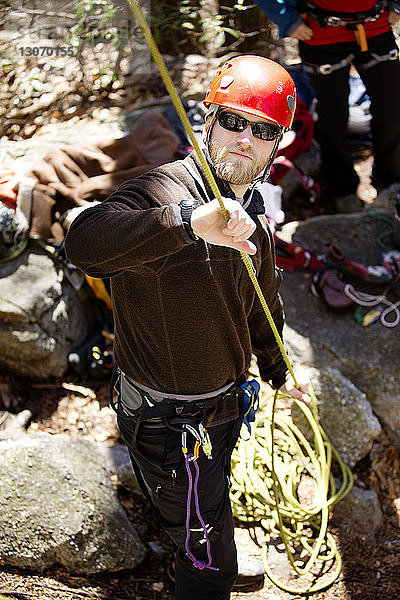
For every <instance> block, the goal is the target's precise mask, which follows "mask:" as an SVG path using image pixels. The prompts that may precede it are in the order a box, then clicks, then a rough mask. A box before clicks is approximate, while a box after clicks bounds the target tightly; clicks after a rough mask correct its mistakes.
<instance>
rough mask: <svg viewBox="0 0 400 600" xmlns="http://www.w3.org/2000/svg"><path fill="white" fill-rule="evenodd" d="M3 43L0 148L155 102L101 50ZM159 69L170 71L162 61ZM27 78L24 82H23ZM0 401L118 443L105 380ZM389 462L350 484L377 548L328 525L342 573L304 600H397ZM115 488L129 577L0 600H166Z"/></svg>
mask: <svg viewBox="0 0 400 600" xmlns="http://www.w3.org/2000/svg"><path fill="white" fill-rule="evenodd" d="M3 42H4V43H3V44H2V48H1V52H0V73H1V75H2V77H1V79H0V91H1V96H2V99H3V102H2V109H1V110H2V119H1V126H0V138H2V139H6V140H20V139H26V138H28V137H31V136H37V135H40V134H42V133H47V132H49V131H51V130H52V129H53V128H55V127H56V126H57V125H58V124H59V123H60V122H61V121H62V122H65V121H70V122H71V124H73V123H75V122H81V121H83V120H88V121H93V122H94V123H95V122H96V119H102V118H107V116H109V115H115V114H118V113H119V112H121V111H124V110H133V109H135V108H138V107H140V106H141V105H143V102H144V101H148V100H151V99H152V98H154V97H155V96H160V95H163V92H162V91H160V90H162V88H161V86H160V80H159V78H158V77H157V75H156V74H155V72H154V71H150V72H149V70H148V67H149V63H148V60H147V59H145V60H144V62H143V63H142V65H141V66H140V63H137V64H136V65H134V66H132V64H130V62H129V60H128V59H126V60H125V61H124V62H123V63H122V73H123V75H122V77H121V79H120V80H118V81H115V82H112V81H111V80H110V74H109V73H107V72H106V73H103V74H101V71H100V70H99V68H98V65H99V64H100V65H101V64H102V63H103V64H107V56H108V52H109V50H110V49H109V48H107V47H99V48H98V49H97V51H96V62H91V61H90V56H89V52H87V58H86V61H87V63H86V64H87V69H85V70H84V72H82V69H80V67H79V65H78V63H77V62H76V60H75V59H74V58H71V59H65V58H61V57H59V58H54V60H52V61H48V60H47V61H45V60H43V61H41V60H39V59H34V58H33V57H31V58H30V59H29V60H27V58H26V57H22V56H20V55H19V54H18V52H17V48H18V47H19V45H20V43H19V40H17V39H16V38H15V39H7V40H5V41H4V40H3ZM53 43H54V40H50V41H49V44H53ZM217 62H220V59H218V61H216V60H214V61H205V60H204V59H201V57H189V58H188V59H187V60H186V61H183V62H179V63H178V62H175V63H174V64H173V73H174V75H175V80H176V81H177V83H178V86H179V88H180V90H181V91H188V90H191V91H198V90H199V89H202V88H203V89H204V86H205V83H204V82H205V81H206V80H207V78H208V74H209V72H210V69H213V68H214V67H215V66H216V64H217ZM169 64H170V65H172V61H169ZM27 74H29V77H25V75H27ZM88 81H91V84H92V86H91V92H90V93H88V92H87V90H88V86H87V82H88ZM355 158H356V160H357V169H358V171H359V173H360V176H361V187H360V196H361V197H362V198H363V199H364V201H365V202H368V201H371V200H372V199H373V197H374V190H373V189H372V188H371V186H370V184H369V172H370V167H371V161H372V158H371V155H370V151H369V150H368V149H364V150H362V152H359V153H358V156H357V157H355ZM298 208H299V213H298V214H296V208H295V207H291V211H292V212H291V214H290V218H302V213H301V211H302V207H298ZM0 399H1V405H0V409H3V410H4V411H11V412H18V411H22V410H23V409H28V410H29V411H31V413H32V417H31V418H30V419H29V421H28V422H27V424H26V425H27V427H28V431H31V432H34V431H38V430H44V431H47V432H50V433H53V434H57V433H66V434H69V435H71V436H84V437H88V438H90V439H93V440H95V441H97V442H105V443H109V444H112V443H115V442H121V440H120V438H119V435H118V431H117V428H116V425H115V419H114V414H113V413H112V411H111V409H110V408H109V406H108V389H107V382H106V381H101V382H99V381H93V380H88V379H86V380H82V379H78V378H77V377H75V376H73V375H72V374H68V375H67V377H66V378H64V380H63V381H55V382H45V383H35V384H32V382H29V381H15V380H14V379H13V378H11V377H9V376H7V375H3V376H2V377H1V379H0ZM0 415H1V412H0ZM6 425H7V413H4V416H3V417H1V416H0V427H3V428H4V427H5V426H6ZM389 458H390V460H389ZM389 458H388V462H387V464H381V465H380V470H378V471H376V469H374V468H373V467H372V465H371V463H370V462H369V460H365V461H363V462H362V464H359V465H358V466H357V468H356V469H355V476H356V483H357V485H359V486H360V487H364V488H369V489H371V488H372V489H374V490H375V491H376V492H377V493H378V494H379V498H380V502H381V506H382V510H383V511H384V516H385V518H384V525H383V527H382V531H381V532H380V533H379V536H378V538H377V543H376V544H375V545H374V546H373V547H371V546H369V545H366V544H365V543H364V542H363V541H362V540H361V539H360V538H359V537H358V536H357V535H356V533H355V532H351V531H343V530H341V529H340V527H334V526H333V525H332V527H331V531H332V533H333V534H334V535H335V538H336V540H337V543H338V546H339V549H340V553H341V556H342V559H343V570H342V573H341V575H340V577H339V579H338V581H337V582H336V583H335V584H334V585H333V586H331V587H330V588H329V589H328V590H326V591H324V592H322V593H319V594H316V595H315V596H314V598H315V599H316V600H356V599H357V600H358V599H360V600H387V599H391V600H392V599H393V600H396V599H397V598H400V568H399V567H400V559H399V550H400V533H399V518H398V511H396V507H395V506H394V503H393V499H394V498H398V497H400V490H398V489H397V488H395V487H394V486H395V485H396V484H395V482H396V481H398V480H399V479H400V471H399V468H400V467H399V465H400V461H399V455H398V452H397V454H396V451H395V450H393V455H391V457H389ZM396 469H397V472H396ZM388 473H390V475H389V477H388ZM396 478H397V479H396ZM393 482H394V483H393ZM116 486H117V488H118V493H119V497H120V500H121V502H122V504H123V506H124V507H125V509H126V511H127V513H128V515H129V518H130V519H131V520H132V522H133V524H134V526H135V527H136V528H137V530H138V533H139V535H140V536H141V537H142V539H143V540H144V541H145V542H146V543H147V544H148V545H149V553H148V556H147V558H146V559H145V561H144V562H143V564H142V565H141V566H140V567H138V568H137V569H135V570H134V571H129V572H124V573H117V574H112V575H104V576H98V577H92V578H82V577H75V576H73V575H71V574H68V573H66V572H64V571H62V570H52V571H51V572H45V573H30V572H21V571H16V570H15V569H7V568H3V569H2V571H1V572H0V600H1V599H2V598H6V599H8V600H10V599H11V598H19V599H23V598H35V599H36V598H39V599H44V600H56V599H57V600H69V599H80V598H82V599H84V598H89V599H93V600H94V599H98V600H99V599H100V600H157V599H163V600H172V598H173V588H172V586H171V585H170V583H169V580H168V577H167V574H166V566H167V564H168V556H169V553H170V551H171V544H170V542H169V540H168V538H167V537H166V535H164V534H163V533H162V532H160V531H159V530H158V529H157V528H156V526H155V523H154V521H153V519H152V516H151V512H150V510H149V508H148V507H147V506H146V504H145V502H144V501H143V500H142V499H141V498H140V497H138V496H132V495H131V494H130V493H129V492H128V491H127V490H126V489H123V488H122V487H121V486H119V485H118V482H116ZM396 494H397V495H396ZM237 538H238V542H239V546H240V548H241V549H242V550H244V551H245V552H246V553H247V554H252V555H256V556H259V555H260V549H259V548H258V547H257V546H256V545H255V544H254V543H253V542H252V541H251V540H250V536H249V534H248V531H247V530H246V528H245V527H244V526H243V525H241V524H239V523H238V527H237ZM150 548H152V550H150ZM293 597H294V596H289V595H288V594H286V593H285V592H281V591H280V590H278V589H277V588H276V587H275V586H274V585H273V584H272V583H270V582H269V581H267V582H266V583H265V586H264V588H263V589H262V590H259V591H257V592H252V593H247V594H233V595H232V598H237V599H239V598H243V599H244V598H247V599H248V600H272V599H274V600H288V599H289V598H293ZM296 597H297V598H300V596H296Z"/></svg>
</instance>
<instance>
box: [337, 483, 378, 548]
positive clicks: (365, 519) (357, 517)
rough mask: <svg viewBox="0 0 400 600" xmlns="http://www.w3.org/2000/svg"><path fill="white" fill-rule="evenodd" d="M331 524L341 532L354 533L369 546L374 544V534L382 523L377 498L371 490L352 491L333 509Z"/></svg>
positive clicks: (359, 489)
mask: <svg viewBox="0 0 400 600" xmlns="http://www.w3.org/2000/svg"><path fill="white" fill-rule="evenodd" d="M333 523H334V524H337V525H339V526H340V528H341V530H342V531H346V530H348V531H350V532H352V533H355V534H356V535H357V537H358V538H361V540H362V541H363V542H366V543H367V544H370V545H371V546H373V545H375V544H376V538H375V536H376V534H377V533H378V532H379V530H380V528H381V526H382V523H383V513H382V509H381V506H380V504H379V500H378V496H377V495H376V494H375V492H374V491H372V490H362V489H361V488H359V487H353V489H352V490H351V491H350V492H349V494H347V496H346V497H345V498H343V500H341V501H340V502H338V503H337V504H336V505H335V507H334V509H333Z"/></svg>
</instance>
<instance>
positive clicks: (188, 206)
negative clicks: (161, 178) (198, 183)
mask: <svg viewBox="0 0 400 600" xmlns="http://www.w3.org/2000/svg"><path fill="white" fill-rule="evenodd" d="M197 206H199V203H198V202H195V201H194V200H193V199H192V198H188V199H187V200H182V201H181V202H180V203H179V207H180V209H181V219H182V223H183V226H184V228H185V231H186V233H187V234H188V236H189V237H190V239H192V240H194V241H196V240H198V239H199V237H198V236H197V235H196V234H195V233H194V231H193V229H192V223H191V220H192V213H193V211H194V209H195V208H196V207H197Z"/></svg>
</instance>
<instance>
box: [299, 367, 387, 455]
mask: <svg viewBox="0 0 400 600" xmlns="http://www.w3.org/2000/svg"><path fill="white" fill-rule="evenodd" d="M309 376H310V379H311V381H312V385H313V390H314V392H315V396H316V399H317V407H318V416H319V420H320V424H321V426H322V428H323V430H324V432H325V433H326V435H327V436H328V439H329V440H330V442H331V443H332V444H333V446H334V447H335V449H336V450H337V452H338V453H339V456H340V458H341V459H342V460H343V461H344V462H345V463H346V464H347V465H348V466H349V467H354V465H355V464H357V463H358V462H359V461H360V460H361V459H362V458H364V457H365V456H367V454H369V452H370V450H371V448H372V445H373V442H374V440H375V439H376V438H377V437H378V436H379V434H380V433H381V431H382V429H381V426H380V423H379V421H378V419H377V418H376V417H375V415H374V414H373V412H372V409H371V405H370V404H369V402H368V401H367V399H366V395H365V394H364V393H363V392H360V390H358V389H357V388H356V386H355V385H354V384H352V383H351V381H349V380H348V379H346V378H345V377H343V375H342V374H341V373H340V371H338V370H337V369H332V368H329V367H328V368H327V369H323V370H321V371H318V370H316V369H311V370H310V373H309ZM291 412H292V418H293V421H294V423H295V424H296V425H297V426H298V427H300V429H301V431H303V433H304V434H305V435H306V436H307V437H308V438H309V439H312V437H311V435H312V432H311V428H310V427H309V426H308V425H307V422H306V419H305V417H304V413H303V412H302V411H301V410H300V408H298V406H297V405H296V404H293V405H292V409H291Z"/></svg>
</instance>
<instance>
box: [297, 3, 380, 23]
mask: <svg viewBox="0 0 400 600" xmlns="http://www.w3.org/2000/svg"><path fill="white" fill-rule="evenodd" d="M384 8H385V2H384V0H378V2H377V3H376V4H375V5H374V6H373V7H372V8H370V9H369V10H365V11H358V12H352V13H348V12H339V11H333V10H326V9H324V8H322V7H321V6H319V5H318V4H316V3H315V2H313V1H312V0H302V2H301V3H300V6H299V7H298V10H299V12H301V13H302V12H306V13H307V15H308V16H309V17H310V18H311V19H313V20H314V21H317V22H318V23H319V24H320V26H321V27H327V26H328V27H348V28H349V29H353V28H354V27H355V26H356V25H358V24H362V23H368V22H370V21H376V20H377V19H379V17H380V16H381V15H382V13H383V10H384Z"/></svg>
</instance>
